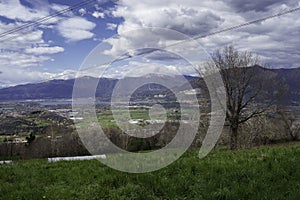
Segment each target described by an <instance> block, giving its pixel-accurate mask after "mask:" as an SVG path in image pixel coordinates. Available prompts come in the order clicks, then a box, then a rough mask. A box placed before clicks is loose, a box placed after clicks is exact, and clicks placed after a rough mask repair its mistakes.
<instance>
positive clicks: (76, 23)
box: [57, 17, 96, 41]
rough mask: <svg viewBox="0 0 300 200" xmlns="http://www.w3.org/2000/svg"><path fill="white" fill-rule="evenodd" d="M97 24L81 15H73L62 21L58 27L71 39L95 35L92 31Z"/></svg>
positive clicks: (76, 39) (61, 32)
mask: <svg viewBox="0 0 300 200" xmlns="http://www.w3.org/2000/svg"><path fill="white" fill-rule="evenodd" d="M95 27H96V24H95V23H93V22H90V21H88V20H86V19H84V18H81V17H73V18H70V19H68V20H66V21H63V22H61V23H60V24H59V25H58V26H57V29H58V31H59V33H60V34H61V35H62V36H63V37H64V38H66V39H68V40H69V41H78V40H84V39H90V38H92V37H93V36H94V33H92V32H91V30H93V29H94V28H95Z"/></svg>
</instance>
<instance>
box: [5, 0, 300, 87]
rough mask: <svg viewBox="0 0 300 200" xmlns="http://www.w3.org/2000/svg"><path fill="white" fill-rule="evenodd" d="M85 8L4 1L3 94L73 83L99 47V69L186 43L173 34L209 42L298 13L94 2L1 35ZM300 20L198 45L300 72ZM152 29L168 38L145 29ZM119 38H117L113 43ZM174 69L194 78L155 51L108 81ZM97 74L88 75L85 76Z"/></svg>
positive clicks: (256, 2) (155, 1) (224, 4)
mask: <svg viewBox="0 0 300 200" xmlns="http://www.w3.org/2000/svg"><path fill="white" fill-rule="evenodd" d="M80 2H82V0H1V1H0V35H1V36H0V43H1V46H0V87H6V86H11V85H17V84H24V83H29V82H37V81H41V80H48V79H53V78H57V77H59V78H65V79H67V78H72V77H74V76H75V74H76V72H77V71H78V70H79V67H80V65H81V64H82V63H83V62H84V59H85V58H86V57H87V55H89V54H90V52H91V51H92V50H93V49H94V48H95V47H97V46H98V45H100V46H101V47H99V48H98V50H97V51H96V52H94V55H93V56H94V57H96V60H97V64H98V65H99V66H100V65H101V64H102V63H104V62H105V61H106V60H111V59H113V58H117V57H118V56H120V53H122V52H129V54H130V53H131V54H134V53H132V52H131V50H135V49H139V48H147V47H155V48H159V47H161V45H162V44H164V45H166V44H172V43H174V42H178V41H181V40H182V39H184V37H175V36H174V33H173V32H172V31H176V32H178V34H179V35H180V34H184V35H186V36H187V37H192V36H196V35H203V34H207V33H211V32H214V31H218V30H221V29H223V28H227V27H230V26H235V25H238V24H242V23H245V22H247V21H250V20H253V19H257V18H260V17H265V16H268V15H272V14H275V13H278V12H281V11H284V10H288V9H292V8H295V7H299V6H300V1H297V0H285V1H283V0H277V1H272V0H267V1H260V0H229V1H225V0H215V1H210V0H202V1H195V0H165V1H161V0H144V1H140V0H114V1H110V0H95V1H92V2H90V3H88V4H86V5H83V6H81V7H78V8H76V9H74V10H72V11H70V12H68V13H64V14H62V15H59V16H56V17H54V18H51V19H49V20H46V21H44V22H42V23H40V24H39V25H38V26H30V28H28V29H22V30H20V31H17V32H14V33H10V34H5V35H3V33H5V32H7V31H10V30H15V29H16V28H18V27H20V26H24V25H26V24H28V23H32V22H34V21H36V20H38V19H41V18H43V17H45V16H49V15H51V14H53V13H56V12H58V11H61V10H63V9H66V8H68V7H70V6H73V5H76V4H78V3H80ZM298 16H299V12H296V13H291V14H288V15H285V16H282V17H280V18H275V19H271V20H268V21H265V22H262V23H258V24H255V25H251V26H249V27H246V28H243V29H239V30H234V31H231V32H226V33H222V34H218V35H215V36H212V37H208V38H204V39H200V40H199V41H197V42H199V44H200V46H201V47H202V48H203V49H204V50H205V51H206V52H208V53H209V52H211V51H212V50H214V49H216V48H222V47H224V46H226V45H230V44H231V45H234V46H235V47H236V48H237V49H239V50H249V51H253V52H255V53H257V54H258V55H259V56H260V57H261V59H262V61H263V62H264V63H266V64H268V65H270V66H271V67H273V68H291V67H299V60H300V59H299V53H300V47H299V46H300V45H299V42H300V39H299V35H300V34H299V33H300V19H299V17H298ZM149 27H157V28H164V29H168V30H170V31H167V32H164V31H158V32H159V33H158V32H157V31H153V32H151V31H150V32H147V31H146V32H145V31H143V30H139V29H141V28H149ZM116 34H117V35H118V38H111V37H112V36H114V35H116ZM175 35H176V34H175ZM187 49H192V47H190V46H186V49H185V52H183V54H185V53H186V54H190V52H189V50H187ZM201 61H202V60H199V63H200V62H201ZM100 68H101V66H100ZM161 68H164V70H161ZM175 68H177V70H178V69H180V70H181V71H182V73H192V72H191V70H189V69H187V66H186V63H185V62H184V61H183V59H178V58H176V56H175V57H174V55H173V56H171V55H166V53H163V52H154V53H151V54H150V55H147V56H144V57H143V58H142V59H131V60H130V61H127V62H120V63H119V64H118V65H116V66H114V69H113V70H109V74H108V73H107V75H108V76H111V77H119V76H121V75H120V74H121V73H124V72H130V74H131V75H134V74H140V73H142V72H143V73H151V72H157V71H164V72H171V71H172V70H174V69H175ZM134 71H136V72H134ZM93 73H95V72H94V71H90V73H87V75H92V74H93Z"/></svg>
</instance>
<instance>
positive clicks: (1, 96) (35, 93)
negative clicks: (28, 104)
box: [0, 67, 300, 103]
mask: <svg viewBox="0 0 300 200" xmlns="http://www.w3.org/2000/svg"><path fill="white" fill-rule="evenodd" d="M256 68H257V69H256V70H270V71H272V72H274V73H276V77H277V78H278V79H282V80H284V81H285V83H286V85H287V90H288V91H287V95H286V99H288V101H289V103H296V102H300V88H299V87H298V86H300V68H293V69H264V68H261V67H256ZM258 73H259V72H258ZM157 76H160V77H157ZM158 78H159V79H163V80H164V81H166V82H167V83H168V84H169V85H174V86H176V87H175V88H171V89H172V90H173V89H174V90H175V91H184V90H187V89H188V87H187V82H186V81H188V83H190V85H191V86H192V87H193V88H196V87H199V86H200V87H202V86H203V84H204V81H203V80H201V79H200V82H199V78H197V77H192V76H185V81H184V80H182V79H181V78H179V77H176V76H167V75H164V76H163V77H161V75H155V74H149V75H147V76H143V77H127V78H125V79H121V80H118V79H111V78H100V79H98V78H94V77H81V78H79V79H77V80H76V82H77V83H80V84H77V86H78V87H81V88H79V90H80V91H82V97H87V96H86V94H85V91H86V88H90V87H93V86H95V85H97V84H98V86H97V88H96V90H95V92H94V93H93V95H95V96H96V97H97V98H99V99H101V100H109V99H110V96H111V94H112V92H113V90H114V88H115V86H116V84H117V83H118V82H119V81H122V82H121V84H122V85H126V88H127V89H126V90H123V91H121V93H122V94H121V95H130V94H129V93H128V91H130V90H134V89H137V88H133V87H135V86H134V85H139V84H141V87H139V88H138V90H136V91H135V92H134V95H139V96H149V95H158V94H161V93H163V92H165V91H166V90H168V88H166V87H163V86H161V85H159V84H154V83H155V82H156V80H158ZM145 81H146V82H149V84H146V85H143V83H144V82H145ZM151 82H152V83H151ZM74 83H75V79H69V80H51V81H48V82H43V83H33V84H25V85H18V86H14V87H8V88H3V89H0V101H12V100H37V99H44V100H47V99H48V100H49V99H70V98H72V93H73V86H74ZM133 83H134V84H133ZM199 83H200V84H199Z"/></svg>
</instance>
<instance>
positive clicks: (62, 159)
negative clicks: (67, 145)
mask: <svg viewBox="0 0 300 200" xmlns="http://www.w3.org/2000/svg"><path fill="white" fill-rule="evenodd" d="M99 158H100V159H106V155H104V154H103V155H95V156H75V157H56V158H48V162H58V161H73V160H92V159H99Z"/></svg>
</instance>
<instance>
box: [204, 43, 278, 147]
mask: <svg viewBox="0 0 300 200" xmlns="http://www.w3.org/2000/svg"><path fill="white" fill-rule="evenodd" d="M212 65H215V66H216V67H217V68H218V69H219V71H220V73H221V76H222V78H223V82H224V86H225V90H226V94H227V103H226V104H227V105H226V107H227V109H226V118H227V122H228V123H229V126H230V148H231V149H237V148H238V129H239V126H240V124H242V123H245V122H247V121H248V120H249V119H251V118H254V117H257V116H259V115H261V114H262V113H264V112H266V111H268V110H270V107H271V106H272V105H274V103H275V101H276V100H278V97H279V96H280V95H281V94H283V91H284V89H283V84H282V83H281V82H280V81H278V79H277V78H276V74H275V73H273V72H272V71H271V70H269V69H267V68H263V67H260V66H261V63H260V59H259V57H258V56H257V55H255V54H253V53H251V52H248V51H244V52H239V51H237V50H236V49H234V47H233V46H229V47H225V48H224V49H223V50H216V51H215V52H214V53H213V54H212V60H211V61H208V62H207V63H206V66H205V67H206V68H210V67H212Z"/></svg>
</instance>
